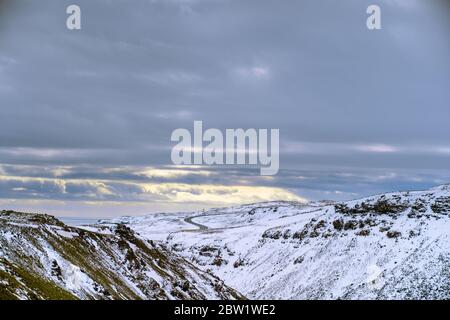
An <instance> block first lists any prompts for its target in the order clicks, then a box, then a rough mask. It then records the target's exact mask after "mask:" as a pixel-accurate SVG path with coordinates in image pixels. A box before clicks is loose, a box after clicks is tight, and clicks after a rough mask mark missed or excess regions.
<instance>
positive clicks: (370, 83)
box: [0, 0, 450, 200]
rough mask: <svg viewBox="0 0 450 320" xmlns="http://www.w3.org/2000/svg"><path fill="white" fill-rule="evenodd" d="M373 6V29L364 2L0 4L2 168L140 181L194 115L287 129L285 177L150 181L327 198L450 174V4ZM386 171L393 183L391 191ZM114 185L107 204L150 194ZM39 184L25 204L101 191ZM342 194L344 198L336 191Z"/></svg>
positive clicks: (240, 173) (234, 172)
mask: <svg viewBox="0 0 450 320" xmlns="http://www.w3.org/2000/svg"><path fill="white" fill-rule="evenodd" d="M375 2H376V3H377V4H379V5H380V6H381V10H382V27H383V29H382V30H379V31H369V30H367V28H366V26H365V20H366V17H367V15H366V13H365V11H366V8H367V6H368V5H369V4H372V3H373V1H368V0H362V1H361V0H345V1H332V0H321V1H317V0H302V1H285V2H283V3H280V2H279V1H275V0H264V1H261V0H258V1H256V0H248V1H238V0H223V1H221V0H217V1H202V0H184V1H181V0H179V1H177V0H170V1H158V0H153V1H144V0H130V1H107V0H95V1H88V0H78V1H56V0H45V1H31V0H17V1H14V5H11V3H12V2H10V1H0V15H1V19H0V26H1V31H0V52H1V53H0V118H1V119H2V122H1V125H0V163H3V164H5V165H6V164H9V167H8V168H9V169H8V170H9V171H8V172H6V173H5V175H14V174H17V172H13V171H14V170H20V168H19V167H18V166H19V165H29V166H31V167H33V166H34V167H36V166H37V167H38V168H45V167H49V168H51V167H54V166H69V167H71V168H72V169H71V171H69V173H67V176H63V177H62V178H64V179H90V180H101V179H108V181H109V180H114V181H116V182H117V183H118V184H119V186H121V187H123V185H120V181H128V180H132V181H141V182H145V181H147V179H148V178H146V177H142V176H140V175H139V174H136V172H134V171H133V170H135V169H136V168H141V167H147V166H155V167H161V168H164V166H167V165H169V164H170V147H171V144H170V141H169V138H170V134H171V132H172V130H174V129H176V128H179V127H185V128H191V127H192V123H193V120H196V119H198V120H203V121H204V124H205V126H207V127H217V128H221V129H225V128H237V127H243V128H280V131H281V144H282V149H281V150H282V153H281V169H282V170H281V171H280V174H279V175H278V176H277V177H275V178H274V179H273V180H264V179H263V178H261V177H259V176H258V175H257V170H252V169H248V170H246V169H242V168H239V169H230V168H228V169H211V170H210V169H206V170H208V171H211V174H210V175H208V176H200V175H196V174H193V175H187V176H186V175H185V176H183V177H182V178H180V177H178V178H176V179H175V178H172V180H175V181H172V180H171V179H170V178H167V177H166V178H161V177H157V178H154V179H153V182H160V183H187V184H192V185H194V184H216V185H232V184H236V183H237V184H245V185H252V186H258V185H263V186H272V187H283V188H287V189H289V190H292V191H293V192H295V193H297V194H299V195H302V196H306V197H310V198H314V199H319V198H324V197H328V196H329V197H331V198H342V197H352V196H354V194H361V193H363V194H366V193H369V192H373V191H383V190H386V191H387V190H392V189H393V190H396V189H401V188H406V189H409V188H415V187H423V186H429V185H432V184H433V183H435V182H438V181H441V180H443V179H442V178H443V177H448V171H449V170H450V167H449V166H448V163H449V157H450V126H449V125H448V120H449V119H450V107H449V101H450V91H449V90H448V88H449V85H450V63H449V62H450V61H449V59H450V37H448V30H450V29H449V27H450V5H449V2H448V1H444V0H431V1H427V0H411V1H409V0H408V1H400V0H379V1H375ZM72 3H77V4H79V5H80V6H81V8H82V30H80V31H69V30H67V29H66V28H65V19H66V14H65V9H66V7H67V6H68V5H69V4H72ZM14 166H16V167H17V168H16V169H14ZM126 166H131V167H132V168H133V170H118V171H114V173H111V172H110V173H109V174H108V176H107V177H105V173H104V172H103V171H102V169H104V168H123V167H126ZM312 168H315V169H312ZM342 172H347V173H348V174H347V175H344V176H340V175H339V174H340V173H342ZM380 172H391V173H393V174H392V175H391V176H390V177H391V178H390V179H389V181H387V182H386V181H385V180H383V181H381V182H380V181H378V180H376V179H377V177H379V176H381V175H380ZM350 173H352V174H353V176H350V175H349V174H350ZM26 175H27V176H28V177H30V176H31V177H34V176H36V177H39V176H46V172H45V170H43V172H42V171H41V172H39V170H37V171H36V173H34V174H32V173H30V172H28V173H27V174H26ZM297 175H300V176H307V177H308V179H303V180H302V179H295V178H294V177H295V176H297ZM408 176H409V177H410V178H408ZM439 176H441V179H438V177H439ZM48 178H55V177H48ZM59 178H61V177H59ZM14 183H15V182H14ZM14 183H13V182H11V181H8V182H2V187H1V188H2V189H1V190H2V193H1V195H0V196H1V197H2V198H5V199H6V198H14V197H15V195H16V194H17V193H18V192H19V191H20V190H21V189H20V188H22V187H23V188H25V187H24V186H20V185H16V184H14ZM370 185H372V187H371V186H370ZM119 186H116V190H115V192H114V196H112V195H103V197H104V199H107V200H110V199H111V198H114V199H116V198H117V197H120V195H121V194H122V193H123V194H124V196H123V198H127V199H128V198H129V199H130V200H136V198H139V197H132V196H127V195H125V194H133V192H134V191H130V190H123V189H120V187H119ZM18 188H19V189H18ZM36 188H38V187H37V185H35V186H28V187H27V190H31V191H29V192H28V193H27V192H24V190H22V193H24V194H25V195H26V196H25V195H24V197H31V198H33V199H38V198H40V197H42V198H58V199H60V198H64V197H68V198H70V199H73V198H74V197H77V195H78V196H79V198H82V199H88V198H89V196H86V195H92V194H95V192H93V191H92V190H91V189H89V188H92V186H90V185H82V186H80V185H79V184H77V185H74V186H70V188H68V190H69V191H70V192H68V191H66V193H65V194H64V193H63V195H62V196H59V195H57V193H58V192H59V191H58V190H59V189H57V188H56V189H55V188H54V186H53V185H52V184H51V183H50V182H49V185H46V184H45V183H44V186H43V187H42V189H40V190H41V191H39V190H37V189H36ZM80 188H81V189H80ZM82 188H84V189H85V190H84V189H83V190H82ZM11 189H16V191H14V192H12V193H11ZM8 190H9V191H8ZM18 190H19V191H18ZM335 191H339V192H343V194H342V195H341V194H339V193H335V194H334V195H332V194H328V193H327V192H335ZM121 192H122V193H121ZM137 193H138V192H137Z"/></svg>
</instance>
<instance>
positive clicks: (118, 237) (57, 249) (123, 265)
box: [0, 211, 243, 299]
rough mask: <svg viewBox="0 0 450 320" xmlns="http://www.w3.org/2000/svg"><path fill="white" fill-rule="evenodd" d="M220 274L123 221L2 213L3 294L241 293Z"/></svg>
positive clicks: (210, 296) (185, 296)
mask: <svg viewBox="0 0 450 320" xmlns="http://www.w3.org/2000/svg"><path fill="white" fill-rule="evenodd" d="M240 298H243V297H242V295H240V294H239V293H237V292H236V291H235V290H233V289H230V288H228V287H226V286H225V285H224V284H223V281H221V280H220V279H218V278H217V277H215V276H213V275H210V274H207V273H206V272H204V271H201V270H199V269H198V268H197V267H195V266H194V265H192V264H191V263H189V262H187V261H185V260H184V259H183V258H181V257H179V256H178V255H176V254H174V253H173V252H171V251H169V250H168V249H167V248H166V247H165V246H164V245H162V244H161V243H157V242H154V241H148V240H145V239H142V238H141V237H139V235H137V234H136V233H135V232H133V231H132V230H131V229H129V228H127V227H126V226H124V225H122V224H111V225H102V226H90V227H85V228H74V227H68V226H66V225H64V224H63V223H62V222H60V221H59V220H57V219H56V218H54V217H52V216H48V215H40V214H25V213H17V212H13V211H2V212H1V213H0V299H240Z"/></svg>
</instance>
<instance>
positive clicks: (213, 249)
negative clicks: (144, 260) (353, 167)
mask: <svg viewBox="0 0 450 320" xmlns="http://www.w3.org/2000/svg"><path fill="white" fill-rule="evenodd" d="M115 222H122V223H126V224H127V225H128V226H129V227H130V228H131V229H134V230H136V231H137V232H139V233H140V234H141V235H142V236H143V237H145V238H147V239H159V240H164V241H165V243H166V245H167V246H168V247H169V248H171V250H173V251H174V252H176V253H177V254H179V255H181V256H183V257H185V258H186V259H187V260H190V261H191V262H192V263H194V264H195V265H196V266H198V267H199V268H201V269H203V270H205V271H208V272H209V273H212V274H214V275H216V276H218V277H219V278H221V279H223V280H224V281H225V284H226V285H228V286H230V287H232V288H234V289H236V290H238V291H239V292H242V293H243V294H244V295H246V296H247V297H249V298H258V299H269V298H271V299H272V298H274V299H450V271H449V270H450V187H449V186H448V185H445V186H440V187H436V188H432V189H430V190H426V191H412V192H394V193H388V194H383V195H377V196H372V197H368V198H364V199H359V200H354V201H348V202H345V203H338V204H333V203H329V202H314V203H309V204H302V203H289V202H269V203H261V204H252V205H246V206H241V207H233V208H225V209H213V210H210V211H206V212H193V213H178V214H156V215H148V216H144V217H133V218H120V219H116V220H115Z"/></svg>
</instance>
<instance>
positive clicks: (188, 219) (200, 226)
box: [184, 214, 208, 230]
mask: <svg viewBox="0 0 450 320" xmlns="http://www.w3.org/2000/svg"><path fill="white" fill-rule="evenodd" d="M206 216H207V214H201V215H198V216H193V217H187V218H185V219H184V222H186V223H189V224H192V225H193V226H196V227H197V228H199V229H200V230H208V227H207V226H205V225H203V224H200V223H197V222H194V221H192V219H194V218H200V217H206Z"/></svg>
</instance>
